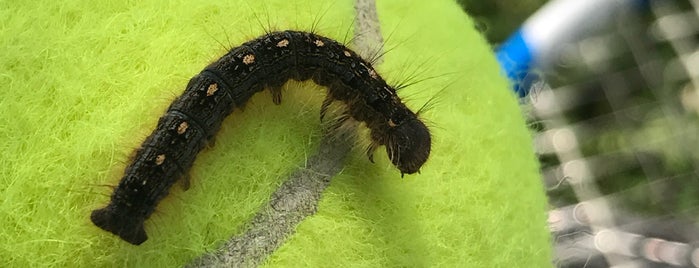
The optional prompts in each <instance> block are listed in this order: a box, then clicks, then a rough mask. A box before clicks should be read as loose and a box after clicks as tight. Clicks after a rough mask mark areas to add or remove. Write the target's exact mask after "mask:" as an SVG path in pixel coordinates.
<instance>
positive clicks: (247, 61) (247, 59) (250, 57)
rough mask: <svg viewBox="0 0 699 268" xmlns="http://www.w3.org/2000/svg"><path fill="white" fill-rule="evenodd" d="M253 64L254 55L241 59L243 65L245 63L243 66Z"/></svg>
mask: <svg viewBox="0 0 699 268" xmlns="http://www.w3.org/2000/svg"><path fill="white" fill-rule="evenodd" d="M254 62H255V55H253V54H248V55H245V57H243V63H245V65H250V64H252V63H254Z"/></svg>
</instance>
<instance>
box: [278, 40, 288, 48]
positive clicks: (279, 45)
mask: <svg viewBox="0 0 699 268" xmlns="http://www.w3.org/2000/svg"><path fill="white" fill-rule="evenodd" d="M288 45H289V40H286V39H284V40H282V41H279V43H277V47H286V46H288Z"/></svg>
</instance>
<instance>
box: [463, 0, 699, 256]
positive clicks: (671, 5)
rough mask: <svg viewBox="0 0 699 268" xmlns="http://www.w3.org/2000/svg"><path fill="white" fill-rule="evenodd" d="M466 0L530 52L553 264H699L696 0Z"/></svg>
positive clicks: (528, 98) (533, 122) (503, 41)
mask: <svg viewBox="0 0 699 268" xmlns="http://www.w3.org/2000/svg"><path fill="white" fill-rule="evenodd" d="M459 2H460V3H461V5H462V6H463V8H464V10H465V11H466V12H468V13H469V14H470V15H471V16H472V17H473V18H474V19H475V20H476V27H477V28H478V30H479V31H481V32H482V33H483V34H484V35H485V36H486V38H487V39H488V41H489V42H490V43H491V44H492V45H493V48H494V49H495V50H496V51H498V53H499V55H498V56H499V60H500V61H501V65H507V64H508V63H507V61H509V60H511V61H516V62H521V61H526V62H525V63H524V64H523V65H520V66H518V67H517V68H515V69H516V70H517V71H518V72H519V73H518V74H517V76H515V77H514V78H515V80H516V82H517V83H516V86H517V87H520V90H525V91H527V90H528V92H529V94H526V95H525V96H524V97H523V98H522V100H521V103H522V104H521V106H522V111H523V113H524V114H525V115H526V117H527V119H528V122H529V124H530V128H531V129H532V132H533V136H534V141H533V142H534V145H535V150H536V151H537V155H538V157H539V160H540V162H541V173H542V181H543V184H544V186H545V187H546V190H547V194H548V197H549V204H550V210H549V227H550V229H551V232H552V238H553V241H552V246H553V248H554V259H553V260H552V263H553V264H554V266H556V267H699V214H698V213H697V212H699V173H698V171H699V118H698V117H697V112H699V93H698V92H697V90H698V89H699V0H656V1H652V0H651V1H633V0H628V1H623V0H620V1H615V0H604V1H598V0H584V1H583V0H552V1H544V0H517V1H514V0H509V1H507V0H492V1H483V0H460V1H459ZM576 2H578V3H576ZM593 2H596V3H597V4H593ZM581 3H586V4H590V5H592V7H591V8H590V7H589V6H588V7H581V6H580V5H583V4H581ZM610 3H611V4H610ZM594 5H597V6H594ZM585 8H588V9H587V10H586V9H585ZM562 11H563V12H562ZM570 12H572V13H570ZM547 27H549V28H551V27H553V28H556V27H559V28H557V29H555V30H552V31H549V30H548V29H547ZM531 36H533V37H531ZM527 38H530V39H527ZM521 39H524V43H527V45H528V47H527V48H526V49H524V50H527V49H528V50H527V51H528V52H529V53H524V55H525V56H522V54H521V53H522V48H521V47H518V48H517V49H514V50H511V49H512V44H513V42H514V43H517V41H522V40H521ZM546 42H548V43H546ZM520 43H521V42H520ZM519 45H521V44H519ZM504 50H507V51H515V52H513V53H515V54H508V53H509V52H508V53H504V54H503V51H504ZM525 52H526V51H525ZM505 54H506V56H505V57H501V56H502V55H505ZM513 55H514V56H513ZM503 59H505V62H503ZM510 67H511V66H510ZM508 68H509V67H508ZM522 88H523V89H522Z"/></svg>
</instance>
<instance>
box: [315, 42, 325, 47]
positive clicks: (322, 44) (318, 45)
mask: <svg viewBox="0 0 699 268" xmlns="http://www.w3.org/2000/svg"><path fill="white" fill-rule="evenodd" d="M313 44H316V46H317V47H322V46H324V45H325V43H323V41H321V40H315V41H313Z"/></svg>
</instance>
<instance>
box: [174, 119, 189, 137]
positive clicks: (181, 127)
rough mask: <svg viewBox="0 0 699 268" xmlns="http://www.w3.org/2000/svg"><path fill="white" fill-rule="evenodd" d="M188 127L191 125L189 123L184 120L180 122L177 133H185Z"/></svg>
mask: <svg viewBox="0 0 699 268" xmlns="http://www.w3.org/2000/svg"><path fill="white" fill-rule="evenodd" d="M188 127H189V124H188V123H187V122H185V121H183V122H182V123H180V125H179V126H177V134H180V135H182V134H184V132H185V131H187V128H188Z"/></svg>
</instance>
